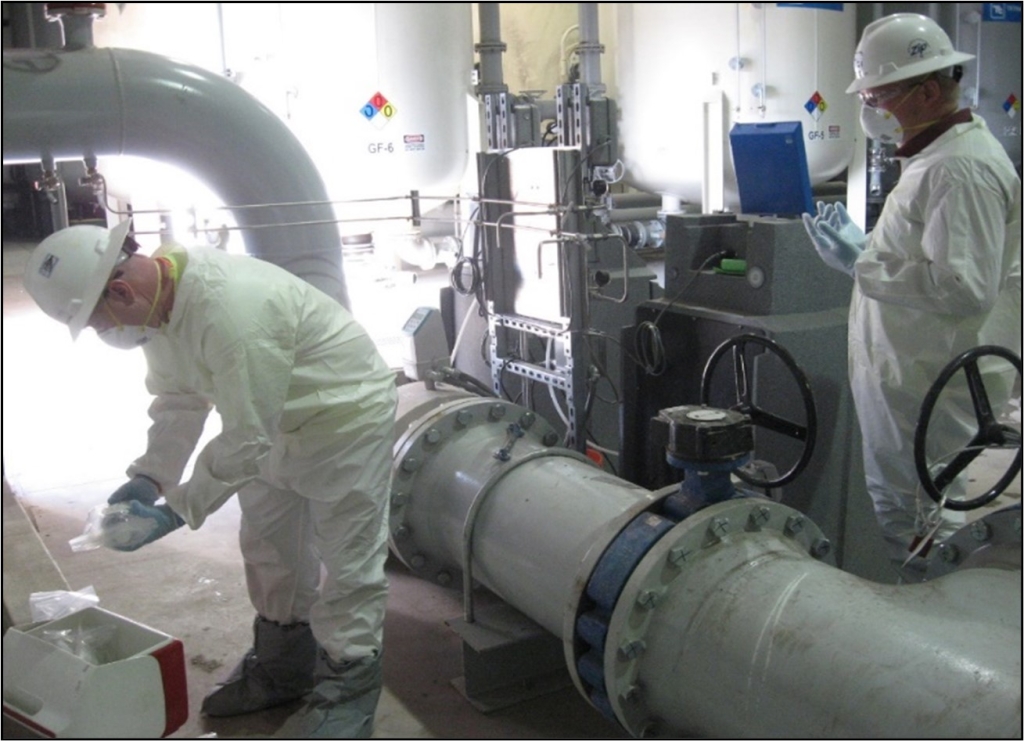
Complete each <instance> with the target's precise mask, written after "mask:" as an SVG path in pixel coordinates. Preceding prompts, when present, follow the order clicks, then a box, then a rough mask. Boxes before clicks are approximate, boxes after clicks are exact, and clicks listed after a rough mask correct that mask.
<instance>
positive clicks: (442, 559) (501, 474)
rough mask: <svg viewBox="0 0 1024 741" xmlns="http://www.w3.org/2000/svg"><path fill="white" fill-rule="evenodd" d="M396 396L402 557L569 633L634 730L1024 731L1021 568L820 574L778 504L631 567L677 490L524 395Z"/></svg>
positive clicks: (653, 549) (675, 543)
mask: <svg viewBox="0 0 1024 741" xmlns="http://www.w3.org/2000/svg"><path fill="white" fill-rule="evenodd" d="M399 394H400V403H399V415H398V440H397V443H396V446H395V464H394V465H395V467H394V473H395V475H394V483H393V489H392V521H391V527H392V540H391V545H392V549H393V550H394V551H395V553H396V554H397V555H398V556H399V557H400V558H401V559H402V560H403V561H404V562H405V563H406V564H407V565H409V567H410V568H411V569H413V570H414V571H415V572H416V573H418V574H420V575H421V576H423V577H425V578H428V579H432V580H435V581H438V582H440V583H443V584H449V583H454V584H458V583H459V580H458V578H457V577H458V576H459V575H460V574H461V576H462V580H461V581H462V583H463V584H464V586H469V585H470V584H472V583H473V582H479V583H481V584H484V585H485V586H487V587H488V588H489V589H490V590H492V591H493V592H495V593H496V594H498V595H499V596H500V597H502V598H503V599H504V600H505V601H506V602H508V603H509V604H511V605H512V606H513V607H515V608H516V609H518V610H519V611H520V612H522V613H524V614H526V615H527V616H528V617H530V618H532V619H533V620H534V621H535V622H537V623H538V624H540V625H541V626H543V627H544V628H546V629H547V630H548V631H550V632H551V633H553V634H554V635H555V636H558V637H560V638H561V639H562V641H563V644H564V646H565V652H566V657H567V664H568V666H569V670H570V673H571V674H572V675H573V679H574V681H575V682H576V684H577V687H578V688H579V689H580V690H581V692H583V694H584V695H586V696H587V697H588V698H589V699H590V700H591V702H592V703H593V704H594V705H595V707H598V708H601V709H602V710H604V711H605V712H606V713H610V714H613V715H614V717H615V718H616V719H617V720H618V721H619V722H620V723H621V724H622V725H623V726H624V727H625V728H626V729H627V730H629V731H630V732H631V733H633V734H634V735H636V736H638V737H641V736H651V735H654V736H667V737H679V736H681V735H689V736H698V737H702V736H711V737H716V736H718V737H755V738H765V737H783V738H785V737H789V738H793V737H807V736H812V737H813V736H820V737H851V738H873V737H875V738H878V737H955V738H971V737H986V738H995V737H1014V736H1016V737H1018V738H1019V737H1020V733H1021V576H1020V570H1019V568H1016V569H1013V568H963V569H961V570H959V571H955V572H953V573H950V574H947V575H946V576H942V577H939V578H937V579H935V580H934V581H929V582H926V583H924V584H921V585H914V586H887V585H880V584H876V583H873V582H869V581H866V580H863V579H860V578H859V577H856V576H853V575H851V574H847V573H844V572H842V571H839V570H838V569H836V568H834V567H832V566H830V565H827V564H826V563H822V561H821V558H822V557H823V556H824V553H825V549H824V548H823V547H822V544H823V543H824V539H823V537H822V535H821V532H820V530H818V528H817V527H816V526H815V525H814V524H813V523H812V522H810V521H809V520H807V519H806V518H805V517H804V516H802V515H801V514H800V513H798V512H797V511H795V510H793V509H791V508H789V507H786V506H784V505H781V504H778V503H776V502H772V501H769V500H767V499H761V498H739V499H732V500H728V501H726V502H723V503H721V504H717V505H713V506H711V507H708V508H706V509H703V510H701V511H699V512H697V513H696V514H692V515H690V516H689V517H686V518H685V519H683V520H682V521H680V522H678V523H677V524H674V525H672V524H671V523H669V527H670V529H668V530H667V531H666V532H664V533H663V534H662V535H660V536H659V539H657V540H653V541H652V543H651V544H646V545H645V546H644V548H646V551H643V550H641V551H640V553H641V554H642V558H639V559H638V560H631V559H632V556H631V555H630V554H631V553H632V551H633V549H634V548H635V546H634V545H633V544H625V546H624V538H623V535H621V534H620V533H623V532H627V530H628V528H627V527H626V526H627V524H628V525H629V526H630V527H633V526H634V525H636V524H637V523H639V524H640V525H641V526H642V525H645V524H646V523H645V521H646V520H648V519H649V520H651V522H652V523H654V525H658V526H664V522H663V521H661V522H659V520H660V519H661V518H659V517H658V515H656V514H655V512H656V511H657V505H658V503H659V502H660V499H659V497H660V496H664V493H662V494H656V493H652V492H649V491H647V490H645V489H642V488H640V487H637V486H635V485H633V484H630V483H628V482H625V481H622V480H621V479H617V478H616V477H614V476H611V475H608V474H606V473H604V472H603V471H601V470H600V469H598V468H596V467H595V466H593V465H591V464H589V463H588V462H587V461H586V460H585V459H583V458H582V456H579V455H577V454H575V453H573V452H572V451H568V450H564V449H557V448H551V447H549V446H550V443H551V440H552V439H557V435H555V436H554V437H553V438H552V435H551V430H550V428H549V427H548V426H547V425H546V424H545V423H544V422H543V420H540V419H537V418H535V417H534V415H532V413H530V412H528V411H527V410H525V409H523V408H521V407H517V406H516V405H514V404H511V403H509V402H505V401H500V400H495V399H480V398H475V397H469V396H467V395H465V394H463V393H461V392H457V391H443V392H442V391H432V390H430V389H427V388H425V387H424V386H421V385H419V384H414V385H409V386H403V387H401V388H400V389H399ZM1018 548H1019V546H1018ZM616 552H619V553H622V554H623V555H624V556H625V558H623V559H622V563H627V564H628V568H626V570H625V576H624V577H623V578H624V583H623V584H622V585H621V592H620V593H617V594H618V596H617V597H616V598H615V600H614V607H613V608H612V609H610V610H609V611H608V612H607V614H606V615H604V617H603V618H601V620H599V621H598V622H601V621H603V623H604V626H605V627H604V630H603V631H600V632H599V633H598V635H597V639H596V640H595V639H594V638H592V637H590V636H589V635H587V634H586V632H587V631H585V630H584V624H585V618H587V617H588V616H590V615H592V614H595V613H600V610H593V609H592V607H593V606H592V605H589V604H588V602H589V601H591V599H592V597H593V594H592V592H593V590H594V587H595V579H596V578H595V575H596V574H597V573H598V572H599V571H600V570H602V569H605V567H606V566H607V565H608V563H609V560H608V558H607V557H608V555H609V554H612V553H616ZM614 561H615V559H612V562H614ZM617 568H618V567H615V566H613V567H612V568H610V569H606V570H609V571H611V572H614V571H616V569H617ZM467 571H468V574H467ZM467 576H468V578H467ZM593 599H595V600H596V599H597V597H593ZM469 617H471V615H470V616H469ZM588 645H589V646H590V647H591V648H592V649H593V650H590V651H589V652H588V649H587V646H588ZM595 654H596V659H595V660H594V661H590V663H589V664H588V659H590V658H591V656H592V655H595ZM588 666H594V667H596V669H595V673H596V675H597V676H596V677H595V676H594V673H588V672H587V671H585V670H586V669H587V667H588Z"/></svg>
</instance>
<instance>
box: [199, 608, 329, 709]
mask: <svg viewBox="0 0 1024 741" xmlns="http://www.w3.org/2000/svg"><path fill="white" fill-rule="evenodd" d="M316 650H317V643H316V639H315V638H313V631H312V630H310V627H309V623H292V624H291V625H281V624H280V623H275V622H273V621H272V620H266V619H265V618H262V617H259V616H257V618H256V621H255V623H254V624H253V647H252V648H250V649H249V650H248V651H247V652H246V654H245V656H244V657H242V660H241V661H240V662H239V663H238V666H236V667H235V668H234V670H233V671H232V672H231V674H230V675H229V676H228V678H227V679H225V680H224V681H223V682H221V683H220V684H219V685H217V688H216V689H214V690H213V691H212V692H211V693H210V694H208V695H207V696H206V697H205V698H204V699H203V712H204V713H205V714H206V715H209V716H212V717H224V716H230V715H242V714H243V713H254V712H256V711H257V710H266V709H267V708H272V707H275V706H276V705H283V704H284V703H286V702H291V701H292V700H297V699H299V698H300V697H302V696H304V695H305V694H306V693H307V692H309V691H310V690H311V689H312V688H313V670H314V666H315V664H316Z"/></svg>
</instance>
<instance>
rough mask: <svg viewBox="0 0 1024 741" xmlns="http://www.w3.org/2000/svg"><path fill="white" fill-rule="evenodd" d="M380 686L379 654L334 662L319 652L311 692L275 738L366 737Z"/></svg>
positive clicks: (381, 677) (370, 725)
mask: <svg viewBox="0 0 1024 741" xmlns="http://www.w3.org/2000/svg"><path fill="white" fill-rule="evenodd" d="M382 684H383V676H382V672H381V657H380V655H376V656H367V657H366V658H363V659H355V660H353V661H344V662H340V663H336V662H334V661H332V660H331V659H330V658H329V657H328V656H327V654H326V653H325V652H324V651H323V650H321V651H320V652H319V653H318V654H317V660H316V686H315V687H314V688H313V692H312V693H311V694H310V695H309V696H307V697H306V704H305V706H304V707H302V708H301V709H300V710H298V711H297V712H296V713H295V714H294V715H292V716H291V717H290V718H288V720H286V721H285V723H284V725H283V726H281V729H280V730H279V731H278V732H277V734H276V737H277V738H369V737H370V734H372V733H373V716H374V713H375V712H376V711H377V701H378V699H379V698H380V691H381V685H382Z"/></svg>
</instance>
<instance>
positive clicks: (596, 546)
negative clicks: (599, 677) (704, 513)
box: [562, 484, 679, 712]
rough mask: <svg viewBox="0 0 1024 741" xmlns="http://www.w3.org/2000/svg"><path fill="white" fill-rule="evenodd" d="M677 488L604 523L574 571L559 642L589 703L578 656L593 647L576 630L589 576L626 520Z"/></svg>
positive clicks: (653, 508)
mask: <svg viewBox="0 0 1024 741" xmlns="http://www.w3.org/2000/svg"><path fill="white" fill-rule="evenodd" d="M678 491H679V485H678V484H672V485H670V486H667V487H664V488H662V489H659V490H658V491H656V492H654V493H653V494H652V495H651V498H650V499H647V500H643V501H641V502H638V503H637V504H636V506H634V507H631V508H630V509H628V510H626V511H625V512H623V513H622V514H620V515H619V516H618V517H616V518H615V519H614V520H612V521H611V522H609V523H608V524H607V525H605V527H604V529H602V530H601V531H600V532H599V533H595V536H594V540H593V544H592V546H591V547H590V549H589V550H588V551H587V553H586V554H585V555H584V557H583V559H582V560H581V562H580V567H579V569H578V570H577V572H576V574H577V576H576V579H575V581H574V582H573V584H574V586H573V591H572V594H570V595H569V600H568V605H567V609H566V611H565V620H564V621H563V628H562V636H563V642H562V645H563V648H564V650H565V664H566V667H567V668H568V670H569V676H570V677H571V678H572V682H573V684H574V685H575V686H576V690H577V691H578V692H579V693H580V694H581V695H582V696H583V697H585V698H587V699H588V700H590V701H591V703H593V698H592V696H591V689H592V687H591V685H590V683H589V682H587V681H586V680H584V678H583V677H581V676H580V671H579V666H580V659H581V658H582V657H583V655H584V654H585V653H587V652H588V651H589V650H590V649H591V648H592V646H591V645H590V644H589V643H587V642H586V641H583V640H581V638H580V636H579V635H578V633H577V623H578V621H579V619H580V616H581V615H582V614H583V612H584V606H585V605H586V604H587V603H588V602H589V600H588V599H587V596H586V592H587V587H588V585H589V584H590V578H591V575H592V574H593V573H594V569H595V568H596V567H597V563H598V561H600V560H601V558H602V557H603V556H604V554H605V553H606V552H607V550H608V548H609V547H611V544H612V543H613V542H614V541H615V540H616V539H617V538H618V537H619V535H620V533H622V531H623V530H625V528H626V526H627V525H629V523H631V522H633V521H634V520H635V519H636V518H637V517H638V516H639V515H641V514H643V513H644V512H651V511H657V510H658V509H660V507H661V502H663V501H664V500H665V499H666V498H667V497H669V496H671V495H672V494H675V493H676V492H678ZM595 707H597V709H598V710H601V711H602V712H603V711H604V710H605V708H602V707H599V706H598V705H596V704H595Z"/></svg>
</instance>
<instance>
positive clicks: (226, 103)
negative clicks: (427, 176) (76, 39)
mask: <svg viewBox="0 0 1024 741" xmlns="http://www.w3.org/2000/svg"><path fill="white" fill-rule="evenodd" d="M3 65H4V72H3V80H4V84H3V161H4V164H18V163H28V162H40V161H48V160H55V161H65V160H82V159H85V158H95V157H105V156H119V155H136V156H140V157H148V158H150V159H154V160H159V161H162V162H167V163H170V164H173V165H176V166H178V167H181V168H182V169H184V170H186V171H188V172H190V173H192V174H194V175H195V176H196V177H198V178H199V179H200V180H201V181H203V182H204V183H206V184H207V185H208V186H209V187H210V189H211V190H212V191H213V192H214V193H216V194H217V196H218V197H219V198H220V199H221V200H222V201H223V202H224V204H225V205H226V206H227V207H228V208H229V209H230V210H231V211H232V213H233V214H234V217H235V220H236V222H237V223H238V225H239V226H240V227H241V229H242V236H243V239H244V241H245V246H246V250H247V252H249V253H250V254H251V255H253V256H255V257H259V258H262V259H264V260H266V261H268V262H271V263H274V264H276V265H279V266H280V267H282V268H284V269H286V270H288V271H290V272H292V273H294V274H295V275H298V276H299V277H301V278H304V279H305V280H307V281H308V282H309V283H311V284H313V285H314V286H316V287H317V288H319V289H321V290H322V291H324V292H325V293H327V294H328V295H330V296H332V297H334V298H335V299H337V301H338V302H339V303H341V304H342V305H343V306H345V307H346V308H348V307H349V300H348V292H347V289H346V286H345V278H344V271H343V267H342V258H341V236H340V234H339V232H338V229H337V226H336V218H335V214H334V209H333V207H332V206H331V204H330V202H329V198H328V196H327V191H326V188H325V187H324V184H323V181H322V179H321V177H320V174H319V172H318V171H317V168H316V166H315V164H314V163H313V161H312V159H311V158H310V156H309V154H308V153H307V152H306V150H305V149H304V148H303V147H302V145H301V144H300V143H299V141H298V139H297V138H296V137H295V135H294V134H292V132H291V131H290V130H289V129H288V127H287V126H286V125H285V124H284V123H283V122H282V121H281V120H280V119H279V118H278V117H277V116H276V115H275V114H274V113H273V112H271V111H270V110H269V109H268V108H266V107H265V106H264V105H263V104H262V103H260V102H259V101H258V100H256V98H254V97H253V96H252V95H250V94H249V93H248V92H246V91H245V90H243V89H242V88H240V87H238V86H237V85H234V84H233V83H231V82H230V81H229V80H227V79H226V78H224V77H222V76H220V75H217V74H214V73H212V72H210V71H208V70H205V69H202V68H200V67H196V66H193V65H190V64H187V63H183V62H180V61H176V60H172V59H168V58H166V57H162V56H159V55H156V54H150V53H148V52H143V51H137V50H130V49H108V48H100V49H97V48H89V49H82V50H79V51H55V50H8V51H4V53H3Z"/></svg>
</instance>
